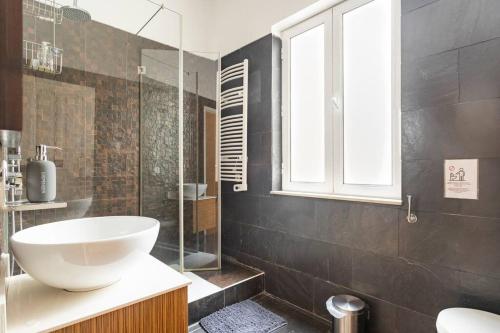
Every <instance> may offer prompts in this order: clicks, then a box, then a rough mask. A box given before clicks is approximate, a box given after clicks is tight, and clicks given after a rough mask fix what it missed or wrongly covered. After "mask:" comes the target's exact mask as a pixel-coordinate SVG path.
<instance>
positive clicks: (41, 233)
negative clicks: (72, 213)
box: [10, 216, 160, 291]
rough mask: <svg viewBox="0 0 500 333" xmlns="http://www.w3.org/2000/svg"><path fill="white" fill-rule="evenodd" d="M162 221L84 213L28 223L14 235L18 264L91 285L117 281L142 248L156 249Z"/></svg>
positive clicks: (46, 276)
mask: <svg viewBox="0 0 500 333" xmlns="http://www.w3.org/2000/svg"><path fill="white" fill-rule="evenodd" d="M159 226H160V223H159V222H158V221H157V220H155V219H152V218H148V217H140V216H109V217H95V218H84V219H77V220H68V221H62V222H54V223H49V224H44V225H40V226H36V227H32V228H28V229H25V230H23V231H20V232H18V233H16V234H14V235H13V236H12V237H11V239H10V241H11V246H12V251H13V253H14V256H15V258H16V260H17V262H18V263H19V266H21V268H22V269H23V270H24V271H25V272H27V273H28V274H30V275H31V276H32V277H33V278H34V279H36V280H38V281H40V282H42V283H44V284H47V285H49V286H52V287H55V288H61V289H67V290H71V291H86V290H93V289H98V288H102V287H105V286H108V285H110V284H112V283H114V282H116V281H118V280H119V279H120V278H121V276H122V274H123V273H125V271H126V270H127V269H129V268H130V267H131V266H133V265H134V261H135V260H137V257H138V254H142V253H149V252H150V251H151V249H152V248H153V245H154V243H155V241H156V238H157V237H158V231H159Z"/></svg>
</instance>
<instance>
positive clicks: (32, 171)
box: [26, 145, 62, 202]
mask: <svg viewBox="0 0 500 333" xmlns="http://www.w3.org/2000/svg"><path fill="white" fill-rule="evenodd" d="M47 149H59V150H62V149H61V148H59V147H53V146H47V145H38V146H36V156H35V158H34V159H30V160H29V161H28V165H27V168H26V180H27V191H26V194H27V196H28V200H29V201H30V202H49V201H54V200H55V199H56V165H55V164H54V162H52V161H49V160H48V159H47Z"/></svg>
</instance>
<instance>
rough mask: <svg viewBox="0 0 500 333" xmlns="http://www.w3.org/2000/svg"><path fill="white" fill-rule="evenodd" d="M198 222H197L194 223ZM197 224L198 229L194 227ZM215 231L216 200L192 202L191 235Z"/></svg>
mask: <svg viewBox="0 0 500 333" xmlns="http://www.w3.org/2000/svg"><path fill="white" fill-rule="evenodd" d="M196 220H198V221H196ZM196 223H198V228H197V226H196ZM196 230H197V231H198V232H200V231H205V230H206V231H211V230H213V231H215V230H217V199H216V198H211V199H203V200H198V201H194V202H193V233H195V232H196Z"/></svg>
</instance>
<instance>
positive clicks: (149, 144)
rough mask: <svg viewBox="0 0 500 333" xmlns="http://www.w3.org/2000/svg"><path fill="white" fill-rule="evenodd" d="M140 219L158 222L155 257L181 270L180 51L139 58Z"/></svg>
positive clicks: (147, 52) (154, 52) (144, 53)
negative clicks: (179, 191) (152, 219)
mask: <svg viewBox="0 0 500 333" xmlns="http://www.w3.org/2000/svg"><path fill="white" fill-rule="evenodd" d="M141 64H142V65H141V66H142V67H141V70H142V72H143V74H141V195H140V197H141V215H142V216H148V217H152V218H155V219H157V220H159V221H160V233H159V236H158V240H157V241H156V244H155V247H154V248H153V251H152V254H153V256H155V257H156V258H158V259H159V260H161V261H163V262H164V263H166V264H168V265H174V266H175V267H176V268H179V266H178V265H179V258H180V248H179V208H180V207H179V194H178V184H179V146H180V144H179V84H178V82H179V74H178V72H179V69H178V68H179V52H178V51H177V50H158V49H144V50H142V56H141Z"/></svg>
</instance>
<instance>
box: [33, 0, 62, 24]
mask: <svg viewBox="0 0 500 333" xmlns="http://www.w3.org/2000/svg"><path fill="white" fill-rule="evenodd" d="M23 12H24V13H25V14H26V15H30V16H33V17H36V18H38V19H40V20H43V21H48V22H54V23H55V24H61V23H62V20H63V11H62V8H61V7H60V6H59V5H58V4H57V3H56V2H55V1H54V0H23Z"/></svg>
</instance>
